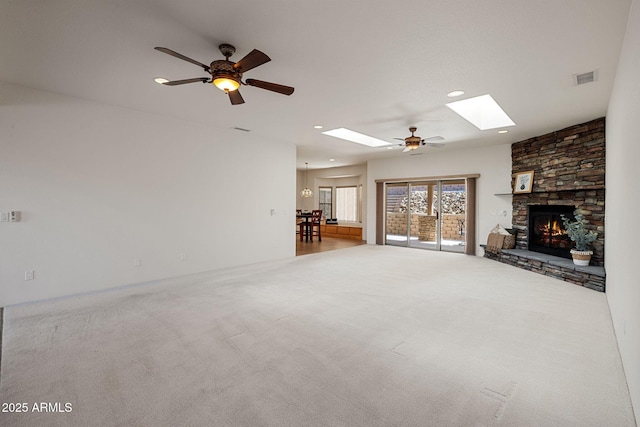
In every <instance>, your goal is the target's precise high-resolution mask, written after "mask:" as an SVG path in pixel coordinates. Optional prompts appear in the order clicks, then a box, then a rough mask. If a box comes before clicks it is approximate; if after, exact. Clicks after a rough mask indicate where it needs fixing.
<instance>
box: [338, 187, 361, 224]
mask: <svg viewBox="0 0 640 427" xmlns="http://www.w3.org/2000/svg"><path fill="white" fill-rule="evenodd" d="M336 218H338V221H347V222H358V187H356V186H353V187H337V188H336Z"/></svg>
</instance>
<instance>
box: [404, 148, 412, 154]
mask: <svg viewBox="0 0 640 427" xmlns="http://www.w3.org/2000/svg"><path fill="white" fill-rule="evenodd" d="M407 151H411V148H409V147H407V148H405V149H404V150H402V152H403V153H406V152H407Z"/></svg>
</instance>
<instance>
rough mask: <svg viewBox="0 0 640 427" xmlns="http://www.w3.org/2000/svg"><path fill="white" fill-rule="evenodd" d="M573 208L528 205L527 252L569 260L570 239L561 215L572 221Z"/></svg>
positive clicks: (567, 206) (571, 245)
mask: <svg viewBox="0 0 640 427" xmlns="http://www.w3.org/2000/svg"><path fill="white" fill-rule="evenodd" d="M574 209H575V207H574V206H569V205H529V206H528V215H527V216H528V227H527V229H528V230H529V236H528V237H529V238H528V243H529V250H530V251H533V252H540V253H544V254H549V255H554V256H558V257H563V258H571V254H570V252H569V251H570V250H571V248H572V247H573V244H572V243H571V239H570V238H569V236H568V235H567V231H566V230H565V228H564V225H563V223H562V218H561V215H564V216H566V217H568V218H571V219H573V211H574Z"/></svg>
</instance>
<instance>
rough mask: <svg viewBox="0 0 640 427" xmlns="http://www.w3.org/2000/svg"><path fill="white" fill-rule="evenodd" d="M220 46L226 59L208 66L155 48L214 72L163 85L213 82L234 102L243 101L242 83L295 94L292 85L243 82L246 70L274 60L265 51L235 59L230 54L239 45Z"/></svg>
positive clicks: (242, 102)
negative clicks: (207, 75)
mask: <svg viewBox="0 0 640 427" xmlns="http://www.w3.org/2000/svg"><path fill="white" fill-rule="evenodd" d="M218 48H219V49H220V52H221V53H222V54H223V55H224V57H225V59H218V60H215V61H213V62H211V64H209V65H205V64H203V63H201V62H199V61H196V60H195V59H191V58H189V57H187V56H184V55H182V54H181V53H178V52H175V51H173V50H171V49H168V48H166V47H156V48H155V49H156V50H158V51H160V52H163V53H166V54H167V55H171V56H173V57H176V58H178V59H182V60H183V61H187V62H190V63H192V64H194V65H197V66H199V67H201V68H202V69H203V70H204V71H205V72H207V73H209V74H210V75H211V79H209V78H207V77H197V78H193V79H185V80H174V81H167V82H164V83H163V84H165V85H167V86H178V85H182V84H187V83H195V82H202V83H213V84H214V85H215V86H216V87H217V88H218V89H220V90H222V91H224V92H225V93H226V94H227V95H229V100H230V101H231V104H232V105H238V104H244V99H243V98H242V95H240V92H239V91H238V88H239V87H240V85H246V86H255V87H257V88H260V89H265V90H269V91H271V92H276V93H280V94H283V95H291V94H292V93H293V91H294V88H293V87H291V86H285V85H280V84H277V83H271V82H265V81H262V80H255V79H247V81H246V82H243V81H242V74H243V73H245V72H247V71H249V70H252V69H253V68H256V67H258V66H260V65H262V64H265V63H267V62H269V61H271V58H269V57H268V56H267V55H266V54H264V53H263V52H261V51H259V50H257V49H253V50H252V51H251V52H249V53H248V54H247V55H246V56H245V57H244V58H242V59H241V60H240V61H238V62H232V61H229V57H231V55H233V54H234V53H235V51H236V48H235V47H234V46H232V45H230V44H226V43H223V44H221V45H220V46H218Z"/></svg>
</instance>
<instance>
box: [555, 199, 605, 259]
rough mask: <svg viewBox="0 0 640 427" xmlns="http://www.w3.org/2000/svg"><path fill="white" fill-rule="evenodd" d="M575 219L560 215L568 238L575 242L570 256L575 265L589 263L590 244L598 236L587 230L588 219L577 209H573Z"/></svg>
mask: <svg viewBox="0 0 640 427" xmlns="http://www.w3.org/2000/svg"><path fill="white" fill-rule="evenodd" d="M573 216H574V218H575V220H571V219H569V218H567V217H566V216H564V215H560V217H561V218H562V222H563V223H564V228H565V229H566V230H567V235H568V236H569V238H570V239H571V240H572V241H573V242H575V246H576V247H575V249H571V256H572V258H573V263H574V264H575V265H583V266H584V265H589V261H591V255H593V251H592V250H591V244H592V243H593V242H594V241H595V240H596V239H597V238H598V233H595V232H593V231H592V230H587V228H586V226H587V224H589V221H587V220H586V219H584V216H583V215H582V214H581V213H580V210H579V209H576V210H575V211H573Z"/></svg>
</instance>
